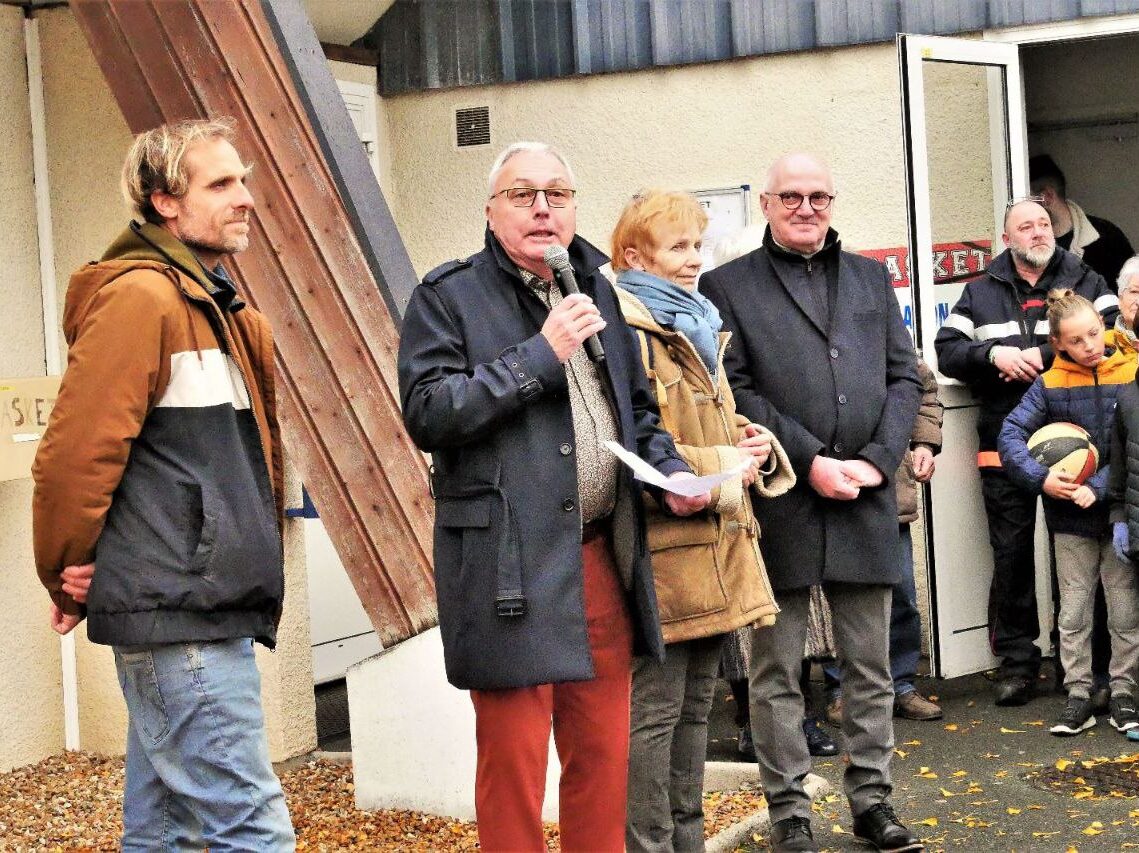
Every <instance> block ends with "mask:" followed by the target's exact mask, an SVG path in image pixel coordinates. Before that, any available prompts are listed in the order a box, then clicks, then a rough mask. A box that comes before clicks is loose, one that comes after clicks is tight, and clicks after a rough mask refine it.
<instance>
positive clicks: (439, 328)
mask: <svg viewBox="0 0 1139 853" xmlns="http://www.w3.org/2000/svg"><path fill="white" fill-rule="evenodd" d="M566 385H567V381H566V374H565V368H564V367H563V366H562V364H561V362H559V361H558V358H557V356H556V355H554V350H553V348H552V347H551V346H550V344H549V343H548V342H547V341H546V339H545V337H543V336H542V334H541V333H540V332H539V333H538V334H536V335H533V336H532V337H530V338H527V339H526V340H524V341H521V342H520V343H518V344H516V345H514V346H512V347H508V348H507V349H505V350H503V352H502V354H501V355H499V356H498V358H496V359H494V361H491V362H487V363H485V364H475V365H469V364H468V362H467V356H466V352H465V350H464V344H463V337H462V334H461V331H460V329H459V328H458V325H457V323H456V322H455V321H454V319H453V318H452V317H451V315H450V313H449V312H448V310H447V306H446V304H445V303H444V301H443V299H442V298H441V296H440V295H439V293H438V292H437V290H436V289H435V288H434V287H432V286H431V285H428V284H421V285H420V286H419V287H417V288H416V289H415V291H414V292H413V293H412V295H411V301H410V302H409V303H408V306H407V312H406V313H405V314H404V318H403V327H402V329H401V330H400V342H399V389H400V401H401V403H402V405H403V422H404V425H405V426H406V427H407V432H408V434H409V435H410V436H411V438H412V440H413V441H414V442H415V444H416V445H417V446H418V447H419V448H420V449H421V450H425V451H428V452H430V451H433V450H436V449H439V448H444V447H458V446H461V445H464V444H468V443H470V442H472V441H477V440H479V439H481V438H484V437H485V436H486V435H488V434H489V433H491V432H493V431H494V430H495V428H497V427H498V426H499V425H501V424H502V423H503V422H505V421H507V420H508V419H509V418H511V417H513V416H515V415H516V414H517V413H518V412H519V411H521V410H522V409H523V408H525V407H526V406H527V405H529V404H530V403H531V402H533V401H534V400H537V399H539V398H541V397H542V396H543V395H544V394H547V393H549V392H551V391H557V390H565V388H566Z"/></svg>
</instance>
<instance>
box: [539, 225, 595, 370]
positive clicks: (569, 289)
mask: <svg viewBox="0 0 1139 853" xmlns="http://www.w3.org/2000/svg"><path fill="white" fill-rule="evenodd" d="M542 260H544V261H545V262H546V266H548V267H549V268H550V270H551V272H553V274H554V280H555V281H557V283H558V289H559V290H560V291H561V292H562V296H569V295H570V294H571V293H581V288H579V287H578V286H577V279H576V278H575V277H574V274H573V267H572V266H570V259H569V252H567V251H566V247H565V246H559V245H557V244H555V245H553V246H549V247H547V248H546V252H545V254H543V255H542ZM583 345H584V346H585V352H586V354H587V355H588V356H589V360H590V361H592V362H594V363H595V364H601V363H602V362H603V361H605V350H603V349H602V348H601V341H600V340H598V338H597V335H590V336H589V337H588V338H586V339H585V342H584V344H583Z"/></svg>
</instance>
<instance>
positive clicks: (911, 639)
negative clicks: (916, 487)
mask: <svg viewBox="0 0 1139 853" xmlns="http://www.w3.org/2000/svg"><path fill="white" fill-rule="evenodd" d="M898 548H899V551H900V553H899V554H898V561H899V563H900V564H901V567H902V579H901V580H900V581H898V582H897V583H896V584H894V586H893V590H892V594H891V596H890V677H891V678H893V679H894V696H904V695H906V694H907V693H909V692H911V691H912V690H913V689H914V679H915V678H917V674H918V660H919V659H920V658H921V613H919V612H918V606H917V599H918V593H917V588H916V587H915V586H914V545H913V538H912V537H911V536H910V526H909V525H908V524H900V525H898ZM823 678H824V681H825V682H826V692H827V695H828V696H835V695H837V694H838V693H840V692H841V690H842V676H841V674H840V673H839V669H838V663H837V662H835V663H828V664H827V665H826V666H824V667H823Z"/></svg>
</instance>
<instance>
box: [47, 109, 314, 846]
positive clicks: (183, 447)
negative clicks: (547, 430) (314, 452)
mask: <svg viewBox="0 0 1139 853" xmlns="http://www.w3.org/2000/svg"><path fill="white" fill-rule="evenodd" d="M233 138H234V135H233V124H232V122H231V121H228V120H216V121H185V122H179V123H177V124H173V125H164V126H162V127H158V128H155V129H154V130H151V131H147V132H146V133H143V134H141V135H140V136H139V137H138V138H137V139H136V140H135V143H134V145H133V146H132V147H131V150H130V152H129V153H128V155H127V158H126V163H125V165H124V167H123V186H124V192H125V194H126V196H127V198H128V200H129V201H130V202H131V203H132V205H133V207H134V208H135V211H136V213H137V214H138V215H139V216H140V218H141V219H142V220H143V221H142V222H131V223H130V225H129V226H128V228H126V229H125V230H124V231H123V233H122V234H121V235H120V236H119V237H118V238H117V239H116V240H115V241H114V243H112V244H111V246H110V248H108V249H107V251H106V252H105V253H104V255H103V257H102V259H100V260H99V261H98V262H95V263H90V264H87V265H85V266H83V267H81V268H80V269H79V270H78V271H77V272H76V273H75V274H74V275H73V276H72V278H71V283H70V285H69V286H68V291H67V304H66V308H65V312H64V333H65V335H66V337H67V343H68V364H67V372H66V373H65V374H64V376H63V383H62V386H61V388H60V393H59V398H58V400H57V402H56V406H55V409H54V411H53V412H52V416H51V422H50V424H49V426H48V430H47V433H46V434H45V435H44V439H43V443H42V445H41V447H40V449H39V453H38V454H37V456H36V461H35V465H34V468H33V472H32V473H33V477H34V479H35V493H34V496H33V506H32V521H33V528H34V538H35V556H36V567H37V569H38V571H39V575H40V579H41V580H42V581H43V583H44V585H45V586H46V587H47V589H48V592H49V593H50V595H51V599H52V603H51V606H50V614H51V625H52V627H53V628H54V629H55V630H56V631H58V632H59V633H61V634H65V633H67V632H69V631H71V630H72V629H74V628H75V626H76V625H78V623H79V622H80V621H81V620H82V619H83V618H84V617H86V618H87V621H88V629H87V635H88V637H89V638H90V639H91V640H92V641H94V642H96V643H102V644H105V645H109V646H111V647H112V648H113V649H114V654H115V666H116V669H117V671H118V677H119V684H120V686H121V688H122V691H123V697H124V699H125V700H126V704H127V711H128V732H127V756H126V782H125V788H124V792H123V839H122V848H123V850H125V851H151V850H173V849H178V850H183V849H198V850H200V849H202V848H203V847H206V846H208V847H209V848H210V849H211V850H273V851H289V850H292V849H293V848H294V846H295V839H294V835H293V829H292V825H291V822H290V820H289V813H288V809H287V807H286V805H285V800H284V795H283V793H282V791H281V785H280V782H279V781H278V780H277V777H276V775H275V774H274V773H273V767H272V765H271V764H270V762H269V754H268V745H267V743H266V739H265V729H264V720H263V718H262V714H261V695H260V677H259V675H258V672H257V666H256V663H255V661H254V657H253V643H254V641H257V642H261V643H263V644H264V645H266V646H268V647H270V648H272V647H273V645H274V643H275V641H276V633H277V623H278V620H279V618H280V613H281V601H282V596H283V592H284V573H283V564H282V557H281V536H280V531H281V529H280V510H281V503H282V502H281V454H280V442H279V440H278V432H277V418H276V406H275V402H274V393H273V337H272V332H271V331H270V328H269V324H268V322H267V321H266V320H265V318H264V317H262V316H261V315H260V314H259V313H257V311H255V310H254V309H252V308H249V307H247V306H246V305H245V304H244V303H243V302H242V301H241V299H240V298H239V297H238V295H237V291H236V289H235V288H234V286H233V284H232V282H231V281H230V279H229V277H228V276H227V275H226V272H225V269H224V268H223V267H222V260H223V259H225V258H226V257H228V256H229V255H232V254H234V253H236V252H240V251H242V250H244V249H245V248H246V246H247V245H248V243H249V236H248V235H249V225H250V214H251V212H252V210H253V198H252V196H251V195H250V194H249V191H248V190H247V189H246V187H245V179H246V176H247V174H248V172H249V169H248V167H247V166H246V165H245V164H244V163H243V162H242V160H241V158H240V157H239V156H238V154H237V151H236V150H235V149H234V147H233V144H232V140H233Z"/></svg>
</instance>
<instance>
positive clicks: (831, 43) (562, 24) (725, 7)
mask: <svg viewBox="0 0 1139 853" xmlns="http://www.w3.org/2000/svg"><path fill="white" fill-rule="evenodd" d="M1130 12H1139V0H396V3H395V5H393V6H392V7H391V8H390V9H389V10H388V11H387V12H386V13H385V14H384V15H383V16H382V17H380V19H379V20H378V21H376V24H375V26H374V27H372V29H371V30H370V31H369V32H368V34H367V35H366V36H364V38H362V39H360V41H359V42H357V44H359V45H361V46H366V47H370V48H372V49H378V50H379V52H380V75H379V76H380V90H381V91H382V92H383V93H384V94H396V93H399V92H407V91H414V90H418V89H435V88H448V87H452V86H465V85H481V84H486V83H501V82H512V81H517V80H539V79H547V78H551V77H567V76H570V75H573V74H597V73H600V72H603V71H622V70H629V69H634V68H648V67H652V66H654V65H679V64H685V63H690V62H708V61H713V60H718V59H730V58H732V57H739V56H758V55H760V54H765V53H779V52H784V51H792V50H809V49H810V48H813V47H836V46H840V45H849V44H866V43H870V42H881V41H890V40H892V39H893V38H894V35H895V34H896V33H898V32H908V33H921V34H926V35H947V34H951V33H964V32H976V31H978V30H982V29H985V28H988V27H994V28H995V27H1012V26H1020V25H1023V24H1039V23H1046V22H1050V21H1066V20H1074V19H1076V18H1081V17H1094V16H1100V15H1119V14H1126V13H1130Z"/></svg>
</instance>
